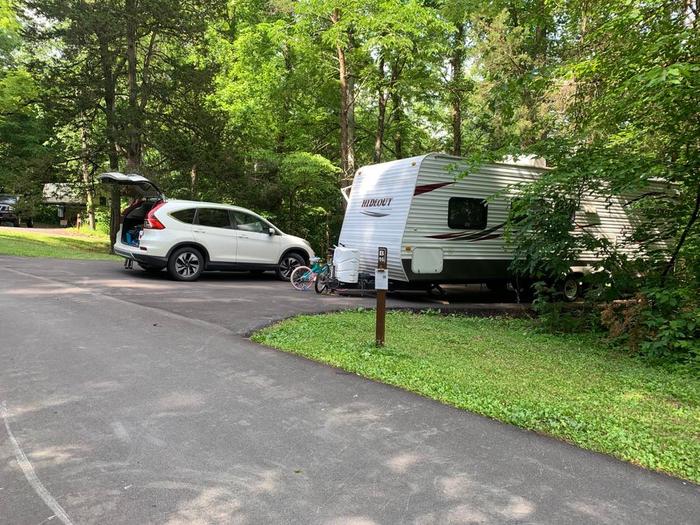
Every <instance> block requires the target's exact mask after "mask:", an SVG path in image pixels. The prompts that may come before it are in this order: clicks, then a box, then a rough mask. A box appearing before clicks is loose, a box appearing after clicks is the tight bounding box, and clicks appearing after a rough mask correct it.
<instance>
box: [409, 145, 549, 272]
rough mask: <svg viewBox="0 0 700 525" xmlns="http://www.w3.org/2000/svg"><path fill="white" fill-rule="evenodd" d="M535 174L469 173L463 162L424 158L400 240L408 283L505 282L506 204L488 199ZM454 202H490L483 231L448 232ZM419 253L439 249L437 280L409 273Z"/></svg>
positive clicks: (488, 169) (528, 170)
mask: <svg viewBox="0 0 700 525" xmlns="http://www.w3.org/2000/svg"><path fill="white" fill-rule="evenodd" d="M541 171H542V170H541V169H539V168H534V167H529V166H517V165H509V164H489V165H483V166H480V167H479V168H478V169H470V168H469V167H468V166H467V164H466V163H465V161H464V159H460V158H457V157H451V156H447V155H438V154H430V155H427V156H426V157H425V158H424V159H423V161H422V163H421V166H420V170H419V174H418V178H417V182H416V187H417V190H416V191H415V192H414V193H415V195H414V197H413V202H412V204H411V208H410V211H409V214H408V220H407V221H406V228H405V232H404V238H403V251H402V258H403V259H404V261H403V265H404V268H405V269H406V270H407V271H406V272H405V273H406V274H407V277H408V280H411V281H420V280H425V281H435V280H436V279H437V280H440V281H448V282H449V281H465V280H473V281H483V280H490V279H498V278H505V277H506V276H507V267H508V265H509V264H510V260H511V258H512V253H511V251H510V250H509V249H508V247H507V246H506V244H505V240H504V238H503V227H504V225H505V222H506V219H507V217H508V211H509V207H510V199H508V198H507V197H505V196H497V197H494V195H496V194H498V193H499V192H502V191H503V190H505V189H506V188H507V187H508V186H511V185H514V184H518V183H521V182H531V181H533V180H535V179H536V178H537V176H538V175H539V173H540V172H541ZM432 188H434V189H432ZM455 197H456V198H470V199H483V200H488V199H491V200H488V203H487V207H488V211H487V222H486V227H485V228H483V229H474V230H467V229H454V228H450V227H449V225H448V208H449V200H450V199H451V198H455ZM421 248H428V249H430V248H433V249H438V250H442V257H443V261H444V264H443V271H442V272H440V274H439V275H436V274H430V273H420V274H417V273H414V272H412V271H411V267H412V264H411V263H412V259H413V256H414V254H415V253H416V250H417V249H418V250H420V249H421Z"/></svg>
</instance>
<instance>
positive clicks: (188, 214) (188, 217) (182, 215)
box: [170, 208, 197, 224]
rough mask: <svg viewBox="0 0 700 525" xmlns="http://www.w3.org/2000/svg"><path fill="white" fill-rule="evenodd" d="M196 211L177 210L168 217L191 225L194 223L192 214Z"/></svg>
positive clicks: (193, 209) (194, 209) (192, 209)
mask: <svg viewBox="0 0 700 525" xmlns="http://www.w3.org/2000/svg"><path fill="white" fill-rule="evenodd" d="M196 211H197V209H196V208H188V209H186V210H177V211H175V212H173V213H171V214H170V215H171V216H172V217H173V218H175V219H177V220H178V221H180V222H184V223H187V224H192V223H193V222H194V214H195V212H196Z"/></svg>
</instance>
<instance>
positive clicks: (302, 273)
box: [289, 266, 314, 291]
mask: <svg viewBox="0 0 700 525" xmlns="http://www.w3.org/2000/svg"><path fill="white" fill-rule="evenodd" d="M313 277H314V273H313V272H312V271H311V268H309V267H308V266H299V267H297V268H294V271H293V272H292V275H291V276H290V277H289V280H290V282H291V283H292V286H293V287H294V288H296V289H297V290H301V291H304V290H308V289H309V288H311V283H312V282H313Z"/></svg>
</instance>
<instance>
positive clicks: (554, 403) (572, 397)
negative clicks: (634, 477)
mask: <svg viewBox="0 0 700 525" xmlns="http://www.w3.org/2000/svg"><path fill="white" fill-rule="evenodd" d="M373 334H374V312H373V311H359V312H345V313H340V314H330V315H318V316H302V317H298V318H295V319H291V320H288V321H284V322H282V323H280V324H277V325H274V326H271V327H269V328H266V329H264V330H262V331H260V332H258V333H257V334H255V335H254V336H253V339H254V340H255V341H257V342H260V343H264V344H267V345H270V346H273V347H275V348H280V349H282V350H285V351H289V352H293V353H296V354H299V355H303V356H305V357H308V358H310V359H314V360H316V361H320V362H323V363H328V364H330V365H332V366H337V367H340V368H343V369H345V370H348V371H350V372H353V373H356V374H358V375H361V376H364V377H369V378H371V379H374V380H378V381H382V382H385V383H388V384H391V385H395V386H398V387H400V388H405V389H407V390H410V391H413V392H416V393H419V394H421V395H424V396H427V397H431V398H433V399H437V400H439V401H441V402H443V403H448V404H450V405H454V406H456V407H459V408H463V409H465V410H470V411H473V412H476V413H479V414H483V415H486V416H488V417H492V418H495V419H498V420H501V421H505V422H507V423H511V424H514V425H518V426H521V427H524V428H528V429H532V430H535V431H537V432H542V433H546V434H549V435H553V436H556V437H559V438H561V439H565V440H567V441H570V442H572V443H575V444H577V445H579V446H582V447H584V448H588V449H591V450H597V451H599V452H604V453H607V454H612V455H614V456H616V457H618V458H621V459H624V460H626V461H631V462H634V463H637V464H639V465H642V466H645V467H647V468H651V469H655V470H662V471H665V472H669V473H672V474H675V475H677V476H681V477H684V478H686V479H690V480H693V481H696V482H697V481H700V441H698V432H699V431H700V423H699V422H700V408H699V407H700V382H699V381H698V376H697V375H693V374H691V373H689V372H687V371H684V370H681V369H677V370H669V369H665V368H660V367H652V366H648V365H647V364H645V363H643V362H641V361H640V360H638V359H634V358H632V357H630V356H627V355H625V354H623V353H620V352H618V351H616V350H614V349H611V348H609V347H608V346H606V345H605V343H604V342H603V341H602V340H601V339H600V338H599V337H598V336H595V335H590V334H576V335H550V334H546V333H542V332H541V331H539V330H538V329H537V328H536V327H533V326H532V324H531V322H530V321H526V320H513V319H483V318H467V317H459V316H440V315H434V314H432V315H416V314H409V313H400V312H390V313H389V314H388V316H387V346H386V347H384V348H377V347H375V346H374V344H373V341H372V336H373Z"/></svg>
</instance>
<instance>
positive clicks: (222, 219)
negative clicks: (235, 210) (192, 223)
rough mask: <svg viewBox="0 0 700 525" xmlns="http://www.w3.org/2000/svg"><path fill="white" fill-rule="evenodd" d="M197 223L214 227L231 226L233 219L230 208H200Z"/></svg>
mask: <svg viewBox="0 0 700 525" xmlns="http://www.w3.org/2000/svg"><path fill="white" fill-rule="evenodd" d="M197 224H199V225H200V226H210V227H212V228H231V227H232V226H231V220H230V219H229V216H228V210H222V209H221V208H199V210H198V211H197Z"/></svg>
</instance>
